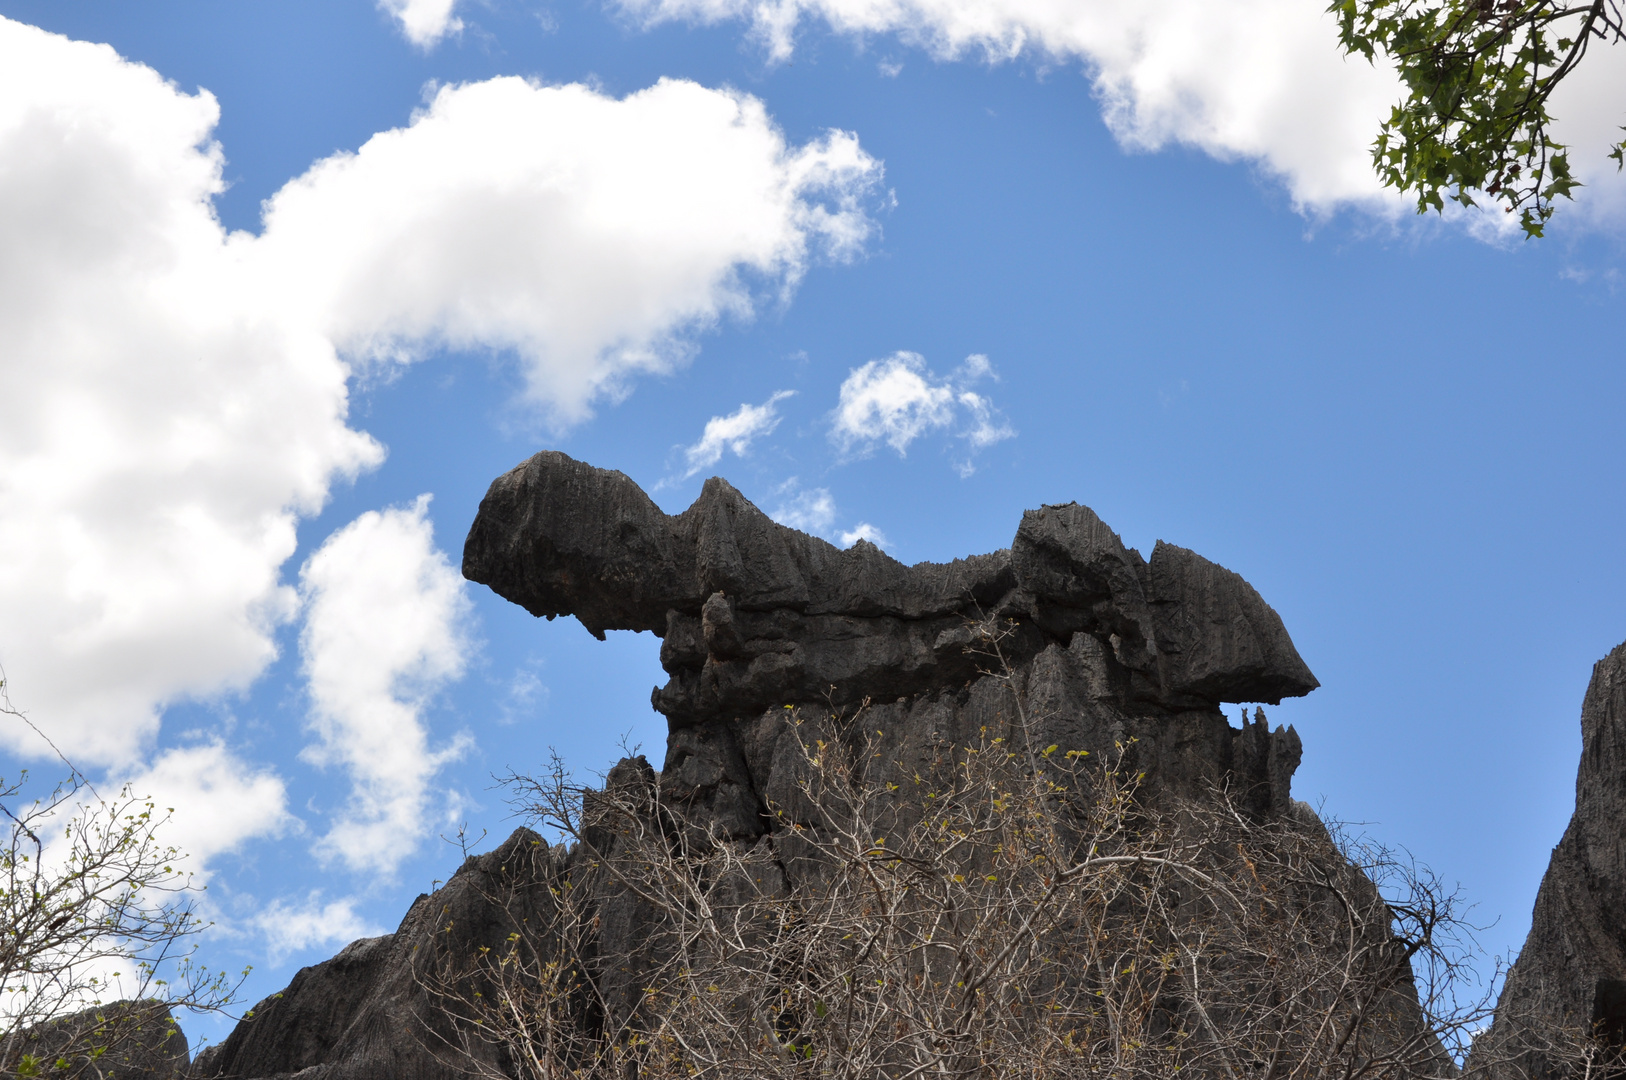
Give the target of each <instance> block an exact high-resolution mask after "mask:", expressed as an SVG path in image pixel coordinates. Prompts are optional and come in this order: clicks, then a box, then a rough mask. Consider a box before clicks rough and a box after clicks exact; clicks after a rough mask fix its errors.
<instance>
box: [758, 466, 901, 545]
mask: <svg viewBox="0 0 1626 1080" xmlns="http://www.w3.org/2000/svg"><path fill="white" fill-rule="evenodd" d="M775 494H776V495H778V496H780V500H779V503H778V504H777V505H776V506H775V507H774V509H773V510H772V511H771V512H769V514H768V516H769V517H771V518H773V519H774V520H775V521H777V522H779V524H781V525H788V526H790V527H791V528H792V529H800V530H802V531H803V532H805V533H812V534H813V535H814V536H823V537H825V538H827V539H829V540H833V541H835V542H836V543H838V544H840V545H841V546H842V547H844V548H847V547H852V546H853V545H854V544H856V543H858V541H860V540H868V541H869V542H870V543H872V544H875V545H876V546H877V547H886V546H887V543H888V541H887V539H886V534H884V533H882V532H881V530H880V529H878V528H876V527H875V526H874V525H871V524H870V523H869V522H867V521H861V522H859V523H858V524H857V525H855V526H854V527H853V528H851V529H837V528H836V499H835V496H834V495H831V494H830V489H829V488H822V487H817V488H803V487H802V486H801V483H800V482H799V481H798V480H797V478H796V477H794V476H793V477H791V478H790V479H789V480H787V481H785V482H784V483H783V484H781V485H779V489H778V490H777V491H776V492H775Z"/></svg>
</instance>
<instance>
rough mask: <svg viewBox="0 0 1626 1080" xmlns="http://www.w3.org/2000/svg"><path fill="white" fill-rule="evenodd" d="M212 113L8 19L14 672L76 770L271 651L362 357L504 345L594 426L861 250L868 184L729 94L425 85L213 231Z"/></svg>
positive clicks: (349, 443)
mask: <svg viewBox="0 0 1626 1080" xmlns="http://www.w3.org/2000/svg"><path fill="white" fill-rule="evenodd" d="M218 115H219V110H218V107H217V104H216V102H215V99H214V98H213V97H212V96H210V95H209V94H208V93H207V92H202V91H200V92H199V93H197V94H191V95H189V94H186V93H182V92H181V91H179V90H178V89H177V88H176V87H174V86H173V85H171V84H169V83H167V82H165V81H164V79H163V78H162V77H161V76H160V75H159V74H158V73H156V72H154V71H153V70H152V69H150V68H147V67H144V66H142V65H139V64H134V63H130V62H128V61H125V60H123V59H122V58H120V57H119V56H118V55H117V54H116V53H115V52H114V51H113V50H112V49H111V48H109V47H107V46H105V45H92V44H87V43H83V42H74V41H70V40H68V39H67V38H64V37H60V36H57V35H53V34H48V33H45V32H44V31H41V30H38V29H35V28H33V27H29V26H26V25H23V24H21V23H17V22H14V21H11V20H7V19H3V18H0V161H3V162H4V163H5V167H4V168H3V169H0V356H3V357H4V358H5V362H4V364H0V502H3V504H4V506H5V513H4V515H0V663H3V664H4V666H5V669H6V671H7V673H8V675H9V678H10V684H11V685H10V692H11V696H12V700H13V701H14V702H15V703H16V704H17V706H18V707H20V708H22V709H24V710H26V711H28V712H29V713H30V714H31V715H32V716H33V717H34V719H35V720H36V722H39V723H41V724H44V725H47V726H48V727H49V730H50V732H51V734H52V737H53V738H54V739H55V740H56V741H57V743H58V744H59V745H60V746H61V747H62V749H63V751H64V752H66V753H67V754H68V755H69V756H70V757H72V758H73V759H74V760H76V761H78V762H80V763H81V764H82V765H86V766H92V765H105V766H109V767H114V768H118V769H123V770H131V769H136V768H139V767H140V763H141V761H142V760H143V759H144V757H145V756H146V755H147V754H148V753H149V752H150V748H151V746H152V744H153V740H154V737H155V736H156V733H157V730H158V725H159V719H160V716H161V714H162V710H163V709H164V708H165V707H166V706H167V705H170V704H172V703H176V702H179V701H184V700H188V699H191V700H198V699H211V698H218V697H219V696H220V695H222V694H226V693H230V692H235V691H240V690H242V689H244V688H246V687H247V686H248V685H249V684H251V683H252V682H253V680H254V679H255V678H256V677H257V676H258V675H259V674H260V673H261V672H262V671H263V670H264V669H265V667H266V665H267V664H269V663H270V661H271V660H272V659H274V658H275V656H276V652H277V648H276V644H275V637H274V635H275V633H276V631H277V630H278V628H279V627H281V626H283V625H286V624H287V623H288V622H289V621H290V620H292V619H294V618H295V617H296V616H297V613H298V610H299V597H298V594H297V591H296V590H295V589H293V588H291V587H290V586H289V585H288V583H287V582H285V581H284V580H283V576H282V574H283V567H284V564H285V563H286V562H287V560H288V559H289V558H291V557H292V555H293V553H294V551H295V548H296V526H297V524H298V522H299V520H300V519H301V518H302V517H308V516H309V515H312V514H314V513H316V512H317V511H318V510H320V508H321V507H322V506H323V505H324V503H325V502H326V500H327V498H328V494H329V490H330V488H331V486H332V485H333V484H334V483H336V482H343V481H345V480H346V479H348V478H352V477H354V476H356V475H357V474H359V473H361V472H362V471H364V470H367V469H370V468H373V467H375V466H377V465H378V464H379V463H380V462H381V461H382V460H383V457H384V450H383V448H382V447H381V446H380V445H379V444H378V443H377V442H376V441H375V440H373V439H372V438H371V437H369V436H368V435H367V434H366V433H364V432H361V431H358V430H355V429H354V428H353V427H351V426H350V423H349V419H348V381H349V379H350V378H351V377H352V375H353V372H354V369H355V368H356V366H358V365H368V364H386V365H387V364H392V363H398V362H402V361H404V360H409V359H411V358H413V357H415V356H418V355H421V354H422V353H423V352H424V351H425V350H427V349H429V348H433V347H435V346H437V345H452V346H455V347H458V348H473V349H485V350H497V351H500V352H505V353H509V354H512V355H513V356H514V357H515V358H516V359H517V361H518V362H519V363H520V364H521V365H523V367H524V370H525V371H526V373H527V375H528V385H529V390H528V397H527V401H528V403H529V405H530V406H531V407H534V408H535V409H536V410H538V411H539V412H540V413H541V414H542V415H545V416H548V417H550V418H552V419H553V420H554V421H555V422H559V423H564V422H569V421H571V420H576V419H580V418H582V417H584V416H586V415H587V414H588V413H589V412H590V411H591V408H592V405H593V403H594V402H596V401H599V400H602V399H603V398H604V397H605V396H606V395H611V396H613V394H614V393H616V392H617V391H618V390H620V389H624V388H625V386H626V385H627V380H629V379H630V378H632V377H634V376H635V375H636V374H637V373H638V372H641V371H648V370H655V369H662V368H666V367H669V366H670V365H672V364H674V363H677V362H679V361H680V360H682V359H683V358H684V357H685V356H687V355H688V354H689V352H690V351H692V342H693V335H694V333H695V332H696V331H698V330H701V329H704V328H706V327H708V326H710V325H712V324H713V323H715V322H716V321H717V320H718V319H719V318H722V317H724V316H725V315H731V314H732V315H738V316H742V317H743V316H747V315H749V314H750V312H751V310H752V308H753V305H754V304H755V303H757V302H758V300H759V299H760V298H761V296H762V295H767V294H771V295H772V296H773V297H775V298H776V299H777V298H778V297H780V296H783V295H785V294H786V292H787V290H789V289H791V288H793V287H794V285H795V283H796V282H797V281H798V280H799V278H800V276H801V275H802V274H803V273H804V272H805V270H806V268H807V267H808V266H809V264H810V262H811V261H812V260H814V259H815V258H819V257H832V258H844V257H849V256H852V255H853V254H855V253H856V252H857V251H858V250H859V249H860V248H861V246H862V244H863V243H864V239H865V237H866V236H867V234H868V229H869V227H870V226H869V222H868V219H867V218H866V216H865V213H864V210H863V204H864V200H865V199H866V198H867V197H868V196H867V195H866V192H867V191H868V189H869V186H870V185H871V184H873V183H874V182H876V181H877V179H878V178H879V175H880V166H879V164H878V163H877V162H875V161H874V160H873V159H871V158H870V157H869V156H868V155H866V154H865V153H864V152H863V150H862V149H861V148H860V147H859V146H858V143H857V141H856V139H855V138H854V137H853V136H851V135H845V134H840V133H834V134H830V135H828V136H826V137H824V138H822V139H819V140H817V141H816V142H813V143H811V144H808V145H803V146H792V145H790V144H788V143H787V142H786V140H785V139H784V137H783V135H782V134H781V133H780V132H779V131H778V129H777V128H776V127H775V126H774V125H773V123H772V122H771V120H770V118H769V117H768V115H767V113H766V110H765V109H764V108H763V106H762V104H761V103H760V102H758V101H756V100H755V99H753V98H750V97H748V96H745V95H742V94H738V93H734V92H723V91H714V90H708V89H705V88H703V87H700V86H697V85H695V84H693V83H686V82H675V81H667V82H662V83H659V84H657V85H656V86H653V87H651V88H649V89H647V90H645V91H642V92H641V93H637V94H633V95H631V96H629V97H626V98H621V99H617V98H612V97H609V96H606V95H603V94H599V93H597V92H595V91H593V90H591V89H588V88H586V87H582V86H553V87H550V86H541V85H537V84H533V83H529V82H525V81H523V80H519V79H498V80H494V81H492V82H487V83H479V84H472V85H466V86H455V87H444V88H441V89H440V90H439V91H438V92H437V93H436V94H435V96H434V97H433V98H432V100H430V101H429V102H428V104H427V105H426V106H425V107H424V109H423V110H422V111H421V112H420V113H419V114H418V115H417V116H416V117H415V118H414V119H413V121H412V123H411V124H409V125H408V126H406V127H404V128H402V129H399V130H396V131H390V132H385V133H383V134H380V135H378V136H376V137H375V138H373V139H372V140H370V141H368V142H367V143H366V144H365V145H364V146H363V147H361V148H360V149H359V150H358V151H356V152H355V153H344V154H338V155H336V156H334V157H332V158H330V159H327V160H326V161H323V162H321V163H319V164H317V165H316V166H315V167H314V168H312V169H311V170H310V171H309V172H308V173H306V174H305V175H304V176H302V177H300V178H298V179H297V180H294V181H292V182H291V183H290V184H289V185H288V186H287V187H286V188H285V189H284V190H283V191H282V192H280V193H279V194H278V195H277V196H276V197H275V198H273V199H272V200H271V201H270V204H269V206H268V210H267V214H266V220H265V228H264V230H263V232H262V233H261V234H260V235H258V236H255V235H250V234H247V233H235V234H231V235H228V234H227V233H226V232H225V231H224V230H223V229H222V228H221V226H220V223H219V221H218V220H217V218H216V217H215V215H214V212H213V205H212V202H211V200H212V198H213V196H214V195H216V194H217V193H219V192H220V191H221V190H222V182H221V170H222V162H223V154H222V151H221V149H220V148H219V147H218V146H216V145H215V144H214V143H213V142H212V137H213V131H214V126H215V123H216V121H217V119H218ZM763 290H766V293H764V292H763ZM390 520H394V519H390ZM318 565H320V564H318ZM312 580H313V581H314V580H315V579H312ZM317 592H318V593H321V592H322V590H317ZM312 595H316V594H314V593H313V594H312ZM307 640H309V641H318V640H326V639H325V638H322V637H321V635H317V636H315V637H312V636H310V635H307ZM319 666H320V665H319ZM322 670H324V671H326V670H328V669H327V668H325V667H323V668H322ZM335 692H337V691H335ZM410 705H411V702H410V701H408V702H406V704H405V706H403V707H409V706H410ZM409 711H410V709H409ZM334 715H335V716H338V715H348V714H347V713H344V712H343V710H342V709H341V710H340V711H339V712H337V713H335V714H334ZM324 722H327V721H324ZM332 722H333V723H334V724H338V723H339V721H338V720H333V721H332ZM333 730H334V731H336V732H337V731H339V730H340V728H339V727H335V728H334V729H333ZM358 737H359V736H358ZM0 741H3V744H4V745H6V746H8V748H10V749H11V750H14V751H16V752H18V753H20V754H23V755H25V756H38V754H39V753H40V752H41V749H42V748H41V747H40V746H38V745H36V744H35V743H34V742H32V741H30V739H29V737H28V733H26V732H22V731H18V730H11V729H5V730H0ZM333 753H334V754H336V755H339V754H340V751H339V750H338V749H337V748H335V749H334V750H333ZM341 756H342V755H341ZM364 816H365V815H364Z"/></svg>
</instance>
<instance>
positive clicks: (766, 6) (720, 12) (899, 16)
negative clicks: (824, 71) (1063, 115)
mask: <svg viewBox="0 0 1626 1080" xmlns="http://www.w3.org/2000/svg"><path fill="white" fill-rule="evenodd" d="M620 4H621V6H622V7H623V8H624V9H625V10H627V11H629V12H630V13H631V14H633V15H634V17H637V18H640V19H642V20H644V21H646V22H649V23H656V22H661V21H667V20H685V21H693V22H706V23H714V22H719V21H722V20H744V21H746V22H748V23H749V24H750V26H751V29H752V33H753V34H754V36H755V37H757V38H758V39H759V40H760V41H761V42H762V43H763V44H764V45H765V46H766V47H767V49H768V52H769V54H770V55H771V56H772V57H774V58H775V59H779V60H783V59H786V58H788V57H790V56H791V55H792V53H793V52H794V49H795V36H796V31H797V29H798V27H799V26H800V25H801V24H802V23H803V22H804V21H805V20H809V19H817V20H821V21H823V22H824V23H826V24H827V25H829V26H830V27H832V28H833V29H834V30H836V31H837V32H840V33H846V34H853V35H872V34H895V35H898V36H899V37H901V38H902V39H903V40H905V41H906V42H909V43H911V44H915V45H919V46H921V47H923V48H925V49H926V50H928V51H929V52H931V53H932V54H934V55H935V56H937V57H938V58H939V59H954V58H962V57H966V56H975V57H979V58H982V59H984V60H986V61H989V62H999V61H1004V60H1010V59H1013V58H1016V57H1018V56H1024V55H1026V56H1029V57H1032V58H1034V59H1037V60H1040V61H1042V62H1048V63H1068V62H1076V63H1079V64H1080V65H1081V66H1082V67H1083V68H1084V69H1085V70H1086V71H1087V72H1088V73H1089V76H1090V78H1091V79H1092V81H1093V83H1094V87H1095V90H1096V94H1097V96H1098V97H1099V98H1100V101H1101V104H1102V111H1103V114H1104V117H1105V119H1106V121H1107V124H1108V125H1109V126H1110V127H1111V129H1112V131H1113V133H1114V134H1115V135H1116V136H1117V138H1118V139H1119V141H1120V142H1121V143H1122V144H1124V145H1125V146H1127V147H1130V148H1133V149H1137V150H1152V149H1157V148H1159V147H1163V146H1166V145H1168V144H1170V143H1180V144H1184V145H1188V146H1194V147H1197V148H1199V149H1202V150H1204V151H1206V152H1208V153H1209V154H1212V155H1214V156H1215V157H1217V158H1219V159H1221V160H1224V161H1231V160H1236V159H1246V160H1249V161H1253V162H1256V163H1257V164H1258V165H1260V166H1261V167H1262V168H1263V169H1264V170H1266V171H1267V172H1269V173H1271V174H1273V175H1275V176H1277V177H1279V178H1280V179H1281V180H1282V181H1283V182H1284V183H1285V185H1286V186H1287V189H1288V191H1289V192H1290V193H1291V194H1292V197H1293V199H1294V200H1295V202H1296V203H1298V204H1299V205H1300V206H1301V207H1303V208H1306V209H1311V210H1317V211H1320V210H1327V209H1331V208H1333V207H1335V206H1337V205H1338V204H1340V203H1345V202H1355V203H1361V204H1365V205H1367V206H1371V207H1377V208H1383V209H1386V210H1390V209H1393V208H1395V207H1397V206H1399V205H1401V202H1402V200H1400V199H1398V198H1397V197H1395V196H1392V195H1389V194H1386V193H1384V192H1383V191H1382V190H1381V189H1380V188H1379V187H1378V184H1377V180H1376V178H1375V177H1374V176H1373V173H1372V167H1371V161H1370V158H1369V155H1368V150H1369V147H1370V145H1371V142H1372V139H1373V138H1374V137H1375V136H1376V134H1377V125H1378V122H1379V121H1380V120H1381V119H1383V118H1384V117H1385V116H1387V115H1388V109H1389V107H1390V106H1391V105H1392V104H1394V103H1395V102H1396V101H1398V100H1399V99H1400V96H1401V94H1400V84H1399V81H1398V79H1397V77H1396V76H1395V74H1394V71H1393V68H1392V66H1391V65H1389V64H1387V63H1380V64H1378V65H1376V66H1372V65H1369V64H1367V62H1366V61H1365V60H1364V59H1346V58H1345V57H1344V56H1343V55H1342V54H1341V53H1340V51H1339V49H1338V40H1337V32H1336V27H1335V26H1334V23H1333V21H1332V17H1331V16H1330V15H1328V14H1327V13H1326V11H1325V10H1324V8H1325V5H1324V4H1320V3H1305V2H1303V0H1234V2H1232V3H1227V4H1214V3H1206V2H1204V0H1137V2H1135V3H1121V2H1116V0H1077V2H1074V3H1055V2H1053V0H620ZM1611 100H1619V99H1618V98H1615V99H1611Z"/></svg>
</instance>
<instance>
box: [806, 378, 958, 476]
mask: <svg viewBox="0 0 1626 1080" xmlns="http://www.w3.org/2000/svg"><path fill="white" fill-rule="evenodd" d="M953 422H954V388H953V387H951V386H949V385H948V384H947V383H934V382H933V381H932V373H931V372H930V371H928V370H927V369H926V358H925V357H923V356H921V355H920V354H919V353H912V352H896V353H893V354H892V355H891V356H889V357H887V358H886V359H884V360H871V361H870V362H869V363H867V364H865V365H864V366H863V367H859V368H854V369H853V371H852V373H851V374H849V375H848V376H847V378H846V380H845V381H843V382H842V384H841V402H840V404H838V405H837V406H836V413H835V424H834V426H833V427H832V428H831V436H832V437H833V438H834V439H835V441H836V442H837V444H839V445H840V446H841V447H842V449H844V450H851V449H853V448H854V447H860V448H867V447H868V446H869V444H872V443H875V442H877V441H882V442H885V443H886V444H887V445H889V446H891V447H892V449H894V450H896V451H897V452H898V454H899V455H900V456H901V455H903V454H904V453H906V452H907V451H908V449H909V444H910V443H912V442H914V441H915V440H916V439H918V438H920V436H922V435H924V434H925V433H926V432H928V431H930V430H932V429H933V428H940V427H947V426H948V425H949V424H952V423H953Z"/></svg>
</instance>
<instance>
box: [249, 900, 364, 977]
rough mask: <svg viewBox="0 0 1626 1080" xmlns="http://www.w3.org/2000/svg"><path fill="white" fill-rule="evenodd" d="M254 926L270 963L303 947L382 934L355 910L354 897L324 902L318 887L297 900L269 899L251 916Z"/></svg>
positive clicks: (327, 945) (345, 943)
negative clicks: (262, 937)
mask: <svg viewBox="0 0 1626 1080" xmlns="http://www.w3.org/2000/svg"><path fill="white" fill-rule="evenodd" d="M254 926H255V928H256V929H257V930H259V931H260V933H261V934H262V935H264V937H265V940H266V946H267V950H268V952H269V953H270V959H271V963H272V964H273V965H275V964H280V963H282V962H283V961H284V960H285V959H287V958H288V956H289V955H291V954H293V953H297V952H304V951H305V950H306V949H314V948H316V947H317V946H326V947H328V948H331V947H333V946H336V945H347V944H349V943H350V942H352V941H355V940H356V939H357V938H364V937H377V936H378V935H380V934H382V933H385V931H384V929H383V928H382V927H378V926H374V925H373V924H371V923H369V922H367V920H365V919H363V918H362V917H361V916H360V915H359V914H357V913H356V902H355V900H353V899H351V898H348V897H347V898H345V899H342V900H331V901H329V902H328V903H326V904H324V903H322V894H321V892H320V891H319V890H318V891H315V892H312V893H311V894H310V895H309V896H307V897H306V898H305V899H304V900H303V901H300V902H297V903H289V902H287V901H285V900H273V901H272V902H271V903H270V904H267V905H266V907H265V908H264V910H262V911H261V912H260V913H259V914H258V915H256V916H255V918H254Z"/></svg>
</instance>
